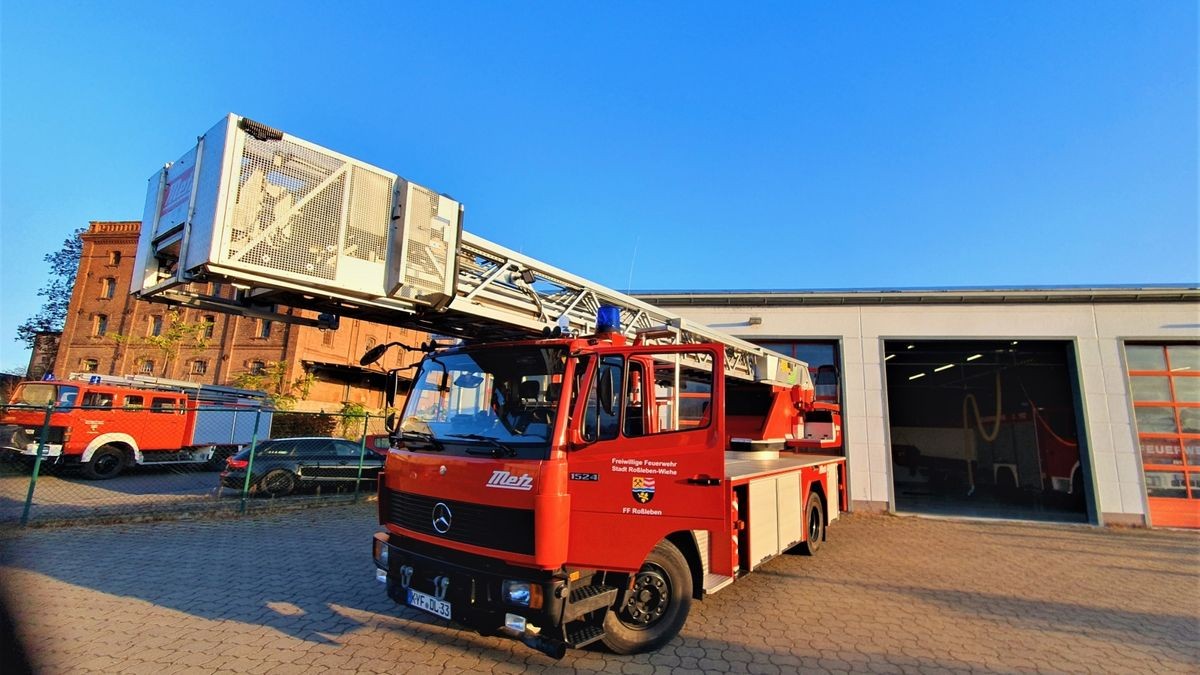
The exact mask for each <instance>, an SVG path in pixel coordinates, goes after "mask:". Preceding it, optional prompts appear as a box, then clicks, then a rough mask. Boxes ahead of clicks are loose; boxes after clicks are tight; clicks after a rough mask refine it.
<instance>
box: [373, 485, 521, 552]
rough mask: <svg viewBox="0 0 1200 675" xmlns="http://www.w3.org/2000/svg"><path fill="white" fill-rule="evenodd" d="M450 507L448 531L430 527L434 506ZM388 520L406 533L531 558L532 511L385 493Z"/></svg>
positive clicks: (394, 492)
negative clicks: (420, 534) (408, 531)
mask: <svg viewBox="0 0 1200 675" xmlns="http://www.w3.org/2000/svg"><path fill="white" fill-rule="evenodd" d="M438 503H442V504H445V505H446V506H448V507H449V508H450V511H451V513H452V518H451V522H450V529H449V531H447V532H446V533H445V534H442V533H440V532H438V531H437V530H435V529H434V528H433V507H434V506H436V505H437V504H438ZM387 520H388V522H389V523H394V524H396V525H399V526H400V527H403V528H405V529H408V530H412V531H414V532H420V533H422V534H428V535H431V536H434V537H441V538H442V539H448V540H450V541H457V542H461V543H463V544H471V545H472V546H482V547H484V548H490V549H495V550H498V551H509V552H511V553H522V554H525V555H533V511H531V510H528V509H512V508H507V507H504V506H486V505H483V504H472V503H470V502H458V501H454V500H451V499H438V498H437V497H426V496H425V495H415V494H412V493H410V492H399V491H397V490H388V491H387Z"/></svg>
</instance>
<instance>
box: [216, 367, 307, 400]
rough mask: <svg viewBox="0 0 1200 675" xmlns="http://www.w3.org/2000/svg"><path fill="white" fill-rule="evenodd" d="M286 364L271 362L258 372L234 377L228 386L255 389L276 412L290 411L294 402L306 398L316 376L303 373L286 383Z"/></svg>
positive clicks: (244, 373) (248, 372)
mask: <svg viewBox="0 0 1200 675" xmlns="http://www.w3.org/2000/svg"><path fill="white" fill-rule="evenodd" d="M286 376H287V364H286V363H283V362H282V361H271V362H270V363H268V364H267V365H266V367H265V368H263V369H262V370H261V371H258V372H250V371H247V372H243V373H238V374H237V375H234V376H233V377H232V378H231V379H230V384H232V385H233V386H235V387H238V388H239V389H255V390H257V391H261V392H266V394H267V396H268V397H269V398H270V399H271V404H272V405H273V406H274V407H275V409H276V410H291V409H292V408H293V407H295V405H296V401H300V400H304V399H306V398H308V394H309V392H310V391H311V390H312V387H313V384H315V383H316V381H317V378H316V376H314V375H312V374H311V373H303V374H301V375H300V376H299V377H297V378H296V379H294V380H292V381H291V382H288V381H287V377H286Z"/></svg>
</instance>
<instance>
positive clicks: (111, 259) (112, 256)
mask: <svg viewBox="0 0 1200 675" xmlns="http://www.w3.org/2000/svg"><path fill="white" fill-rule="evenodd" d="M108 264H109V265H120V264H121V252H120V251H109V252H108Z"/></svg>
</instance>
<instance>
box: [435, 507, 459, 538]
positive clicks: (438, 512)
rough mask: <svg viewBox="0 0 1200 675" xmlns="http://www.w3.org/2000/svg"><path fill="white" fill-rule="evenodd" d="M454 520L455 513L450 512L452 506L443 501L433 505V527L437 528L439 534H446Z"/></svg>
mask: <svg viewBox="0 0 1200 675" xmlns="http://www.w3.org/2000/svg"><path fill="white" fill-rule="evenodd" d="M453 520H454V514H453V513H450V507H449V506H446V505H445V504H444V503H443V502H438V503H437V504H434V506H433V529H435V530H437V532H438V534H446V533H447V532H449V531H450V523H451V522H453Z"/></svg>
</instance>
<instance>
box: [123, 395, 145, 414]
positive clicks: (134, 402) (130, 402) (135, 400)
mask: <svg viewBox="0 0 1200 675" xmlns="http://www.w3.org/2000/svg"><path fill="white" fill-rule="evenodd" d="M145 405H146V399H145V398H143V397H142V396H140V395H138V396H135V395H133V394H130V395H128V396H126V397H125V408H127V409H129V410H137V409H138V408H143V407H145Z"/></svg>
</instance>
